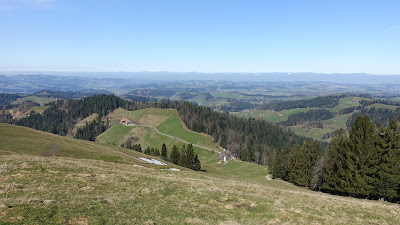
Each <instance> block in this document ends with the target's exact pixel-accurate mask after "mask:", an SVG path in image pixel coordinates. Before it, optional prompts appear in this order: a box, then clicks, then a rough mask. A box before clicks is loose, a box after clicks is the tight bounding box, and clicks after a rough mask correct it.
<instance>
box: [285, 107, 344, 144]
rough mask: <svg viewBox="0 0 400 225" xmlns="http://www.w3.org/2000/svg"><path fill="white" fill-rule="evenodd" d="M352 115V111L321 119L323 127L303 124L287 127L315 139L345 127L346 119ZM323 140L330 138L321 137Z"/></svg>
mask: <svg viewBox="0 0 400 225" xmlns="http://www.w3.org/2000/svg"><path fill="white" fill-rule="evenodd" d="M351 115H352V113H349V114H345V115H340V116H337V117H334V118H331V119H328V120H323V121H322V124H323V126H324V128H312V129H310V128H307V127H304V126H303V125H299V126H290V127H289V129H290V130H292V131H293V132H295V133H296V134H298V135H302V136H305V137H312V138H314V139H316V140H321V138H322V136H323V135H324V134H326V133H329V132H333V131H335V130H337V129H340V128H343V129H346V122H347V119H348V118H349V117H350V116H351ZM323 141H330V139H323Z"/></svg>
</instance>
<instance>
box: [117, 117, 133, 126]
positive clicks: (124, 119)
mask: <svg viewBox="0 0 400 225" xmlns="http://www.w3.org/2000/svg"><path fill="white" fill-rule="evenodd" d="M120 123H122V124H125V125H129V124H131V121H130V120H128V119H127V118H123V119H122V120H121V121H120Z"/></svg>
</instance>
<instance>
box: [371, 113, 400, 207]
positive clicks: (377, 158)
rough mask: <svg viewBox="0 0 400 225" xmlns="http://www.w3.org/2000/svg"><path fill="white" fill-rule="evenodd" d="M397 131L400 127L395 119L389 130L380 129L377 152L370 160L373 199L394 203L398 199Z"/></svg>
mask: <svg viewBox="0 0 400 225" xmlns="http://www.w3.org/2000/svg"><path fill="white" fill-rule="evenodd" d="M397 130H398V125H397V120H396V119H395V118H393V119H392V121H391V122H390V124H389V126H388V127H387V128H380V129H379V132H378V134H379V138H377V144H376V151H375V152H373V154H372V156H371V158H370V163H371V172H373V174H372V177H371V179H370V181H372V182H370V185H371V186H372V190H371V194H370V195H371V197H372V198H375V199H380V198H384V199H387V200H390V201H392V200H394V199H396V198H397V197H398V192H397V189H398V187H399V185H400V179H399V176H398V175H399V170H400V169H399V168H398V167H396V163H398V161H397V160H398V158H397V157H396V151H398V149H399V146H400V145H399V134H398V132H397Z"/></svg>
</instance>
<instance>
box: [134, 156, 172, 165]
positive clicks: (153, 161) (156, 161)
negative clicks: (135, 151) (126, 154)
mask: <svg viewBox="0 0 400 225" xmlns="http://www.w3.org/2000/svg"><path fill="white" fill-rule="evenodd" d="M139 159H141V160H143V161H145V162H147V163H153V164H156V165H160V166H165V165H167V164H166V163H163V162H160V161H158V160H156V159H146V158H143V157H139Z"/></svg>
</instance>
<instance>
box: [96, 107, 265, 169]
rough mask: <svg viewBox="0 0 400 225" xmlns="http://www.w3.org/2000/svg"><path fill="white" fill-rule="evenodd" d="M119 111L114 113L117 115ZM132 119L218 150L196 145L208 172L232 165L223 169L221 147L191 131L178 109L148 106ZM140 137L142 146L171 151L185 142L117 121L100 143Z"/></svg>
mask: <svg viewBox="0 0 400 225" xmlns="http://www.w3.org/2000/svg"><path fill="white" fill-rule="evenodd" d="M114 114H115V113H112V115H113V116H114ZM118 114H119V115H126V112H122V113H121V112H120V113H118ZM129 118H130V119H131V120H132V122H133V123H135V124H140V125H147V126H153V127H156V128H157V129H158V130H159V131H160V132H162V133H164V134H168V135H172V136H175V137H179V138H181V139H183V140H185V141H187V142H190V143H193V144H198V145H200V146H204V147H208V148H212V149H215V151H216V153H215V154H212V153H211V152H210V151H208V150H205V149H201V148H198V147H194V150H195V152H196V153H197V154H198V156H199V158H200V161H201V163H202V168H203V169H204V170H206V171H213V172H215V173H225V172H226V170H228V168H222V169H221V168H219V166H218V165H217V163H218V154H217V152H218V151H221V150H220V148H219V147H218V146H217V145H216V144H215V143H214V142H212V140H211V137H210V136H208V135H204V134H200V133H196V132H193V131H190V130H188V129H186V128H185V127H184V125H183V124H182V122H181V120H180V118H179V116H178V115H177V113H176V110H175V109H156V108H148V109H142V110H137V111H131V112H130V114H129ZM131 136H133V137H136V138H138V141H137V142H136V143H137V144H141V146H142V149H144V148H147V147H153V148H158V149H161V146H162V144H163V143H165V144H166V145H167V148H168V150H169V151H170V150H171V149H172V146H173V145H176V146H178V148H179V149H181V148H182V146H183V145H184V144H185V143H183V142H181V141H179V140H177V139H174V138H170V137H166V136H163V135H160V134H158V133H157V132H156V131H155V130H154V129H151V128H147V127H135V126H125V125H122V124H119V123H116V124H114V125H113V126H112V127H111V128H110V129H108V130H107V131H106V132H104V133H103V134H101V135H99V136H98V137H97V139H96V140H97V141H98V142H100V143H108V144H115V145H117V146H120V145H121V144H122V143H124V141H125V140H126V138H128V137H131ZM260 172H261V173H265V174H267V173H268V170H267V168H265V167H263V168H262V169H260Z"/></svg>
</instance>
